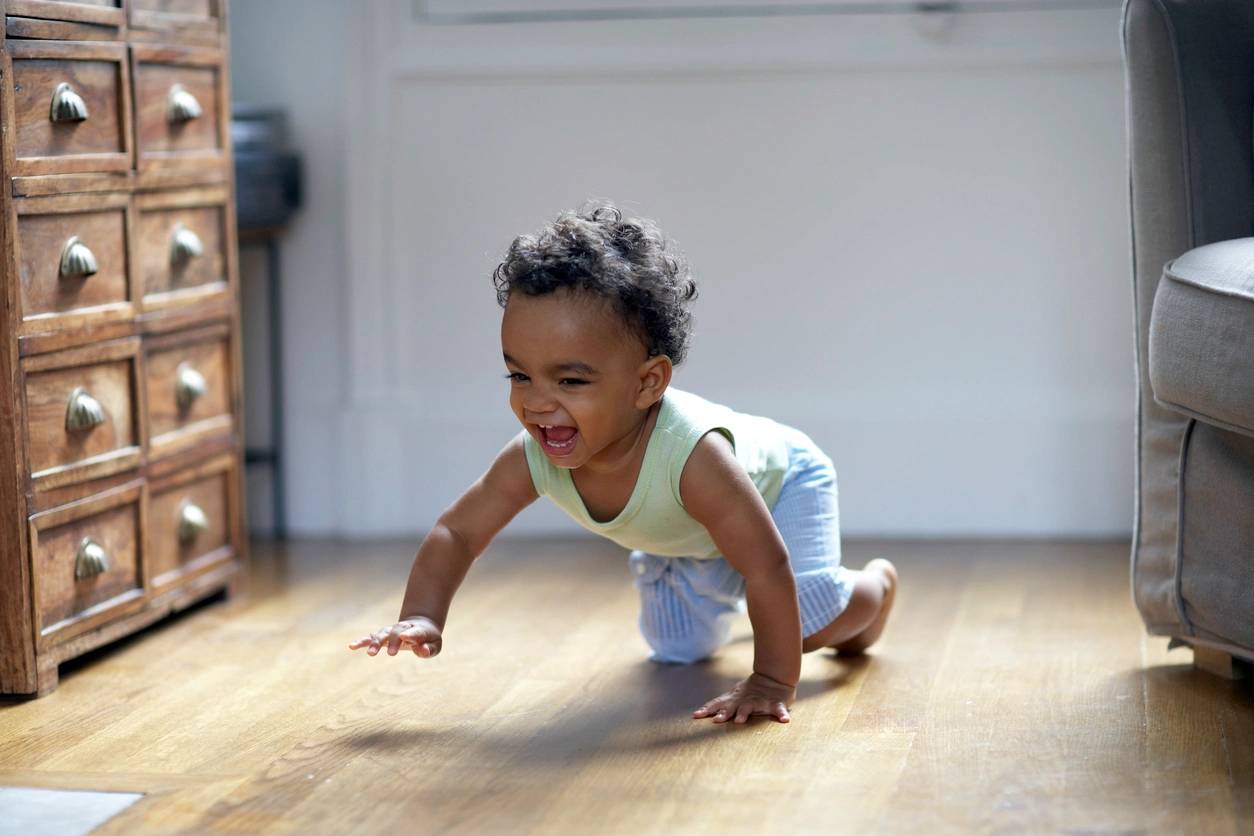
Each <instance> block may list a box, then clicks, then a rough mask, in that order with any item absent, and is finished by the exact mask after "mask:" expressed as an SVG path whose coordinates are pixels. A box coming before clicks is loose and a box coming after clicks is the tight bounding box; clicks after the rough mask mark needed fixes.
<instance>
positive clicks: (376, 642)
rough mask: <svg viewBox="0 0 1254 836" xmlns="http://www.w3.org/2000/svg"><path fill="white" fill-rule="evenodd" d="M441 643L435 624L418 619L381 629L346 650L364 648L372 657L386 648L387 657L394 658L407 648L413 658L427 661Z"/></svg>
mask: <svg viewBox="0 0 1254 836" xmlns="http://www.w3.org/2000/svg"><path fill="white" fill-rule="evenodd" d="M443 643H444V639H443V637H442V636H441V635H440V628H439V627H437V626H436V625H435V622H433V621H431V619H429V618H422V617H418V618H409V619H406V620H404V621H398V622H396V623H395V624H393V625H391V626H388V627H381V628H379V629H378V630H375V631H374V632H373V633H370V634H369V635H366V636H362V637H361V638H360V639H358V640H357V641H355V642H352V643H351V644H349V646H348V649H349V650H359V649H361V648H363V647H364V648H366V653H368V654H370V655H371V656H374V655H376V654H377V653H378V652H379V648H381V647H384V646H386V647H387V649H388V655H389V656H395V655H396V654H397V652H398V651H400V650H401V648H404V647H408V648H409V649H411V650H413V651H414V655H415V656H421V657H422V658H424V659H429V658H431V657H432V656H435V655H436V654H438V653H439V652H440V647H441V645H443Z"/></svg>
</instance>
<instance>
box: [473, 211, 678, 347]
mask: <svg viewBox="0 0 1254 836" xmlns="http://www.w3.org/2000/svg"><path fill="white" fill-rule="evenodd" d="M492 282H493V284H495V285H496V301H497V303H498V304H499V305H500V306H501V307H502V308H504V307H505V305H506V303H507V302H508V301H509V296H510V293H512V292H513V291H515V290H521V291H522V292H523V293H525V294H527V295H528V296H541V295H543V294H546V293H552V292H554V291H556V290H558V289H560V288H563V287H569V288H572V289H573V290H579V291H584V292H587V293H589V294H592V295H594V296H597V297H600V298H603V299H605V300H607V301H609V302H610V303H611V304H612V305H613V307H614V310H615V311H616V312H617V313H618V314H619V316H620V317H621V318H622V320H623V323H624V324H625V325H626V326H627V328H628V330H629V331H630V332H631V333H634V334H636V335H638V336H639V337H640V338H641V340H642V341H643V342H644V344H645V346H646V347H647V348H648V350H649V356H650V357H653V356H656V355H659V354H665V355H667V356H668V357H670V359H671V364H672V365H675V366H678V365H679V364H680V363H682V362H683V360H684V356H685V355H686V354H687V353H688V343H689V341H690V339H691V336H692V314H691V313H690V312H689V311H688V308H687V305H688V303H689V302H691V301H692V300H693V299H695V298H696V296H697V283H696V282H695V281H693V279H692V276H691V275H690V274H689V273H688V261H687V259H686V258H685V257H684V256H683V254H682V253H680V251H679V250H678V248H677V247H676V246H675V243H674V242H673V241H671V240H670V239H668V238H667V237H666V236H665V235H663V234H662V230H660V229H659V228H658V226H657V224H656V223H654V222H653V221H651V220H649V219H647V218H632V217H624V216H623V213H622V212H621V211H620V210H619V209H618V207H616V206H615V205H614V204H613V203H611V202H609V201H607V200H590V201H587V202H585V203H584V205H583V206H582V207H581V208H580V209H579V210H578V211H573V210H567V211H564V212H562V213H561V214H559V215H558V216H557V218H556V219H554V220H553V222H552V223H550V224H548V225H547V226H545V227H544V228H543V229H541V230H540V231H539V232H538V233H536V234H535V235H519V236H518V237H517V238H515V239H514V241H513V243H511V244H510V246H509V252H508V253H507V254H506V256H505V259H504V260H503V261H502V262H501V263H500V264H498V265H497V266H496V269H495V270H493V271H492Z"/></svg>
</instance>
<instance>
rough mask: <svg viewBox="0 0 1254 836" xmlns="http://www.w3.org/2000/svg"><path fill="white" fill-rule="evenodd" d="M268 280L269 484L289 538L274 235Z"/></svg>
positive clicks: (278, 531) (281, 530)
mask: <svg viewBox="0 0 1254 836" xmlns="http://www.w3.org/2000/svg"><path fill="white" fill-rule="evenodd" d="M266 274H267V276H266V278H267V282H266V285H267V289H268V291H269V299H268V301H267V303H266V307H267V308H269V314H270V433H271V435H272V436H273V446H274V458H273V459H272V467H271V471H270V474H271V478H272V480H273V481H272V482H271V483H270V484H271V486H272V488H273V496H274V536H275V537H276V538H277V539H280V540H282V539H284V538H286V537H287V505H286V500H285V498H284V490H283V487H284V486H283V446H284V445H283V332H282V330H281V329H282V319H283V317H282V308H281V307H280V305H279V297H280V295H281V294H280V288H279V282H280V280H281V278H282V275H283V274H282V273H281V272H280V271H279V242H278V240H277V239H276V238H275V237H273V236H271V237H270V238H267V239H266Z"/></svg>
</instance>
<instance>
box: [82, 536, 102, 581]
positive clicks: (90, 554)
mask: <svg viewBox="0 0 1254 836" xmlns="http://www.w3.org/2000/svg"><path fill="white" fill-rule="evenodd" d="M108 571H109V555H108V554H106V553H105V550H104V546H102V545H100V544H99V543H97V542H96V541H95V540H93V539H91V538H90V537H84V538H83V542H81V543H79V544H78V555H77V556H76V557H75V558H74V579H75V580H79V581H81V580H85V579H87V578H94V577H95V576H96V575H103V574H104V573H105V572H108Z"/></svg>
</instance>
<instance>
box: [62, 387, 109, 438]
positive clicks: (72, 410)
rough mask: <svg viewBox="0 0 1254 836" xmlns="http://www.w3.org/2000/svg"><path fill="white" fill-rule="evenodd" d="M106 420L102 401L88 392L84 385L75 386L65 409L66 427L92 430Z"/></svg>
mask: <svg viewBox="0 0 1254 836" xmlns="http://www.w3.org/2000/svg"><path fill="white" fill-rule="evenodd" d="M104 422H105V411H104V407H103V406H101V405H100V401H98V400H96V399H95V398H93V397H92V396H91V395H89V394H87V390H86V389H84V388H83V387H82V386H75V387H74V391H73V392H71V393H70V402H69V405H68V406H67V407H66V409H65V428H66V429H67V430H69V431H70V432H78V431H79V430H90V429H91V428H92V427H94V426H97V425H98V424H103V423H104Z"/></svg>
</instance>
